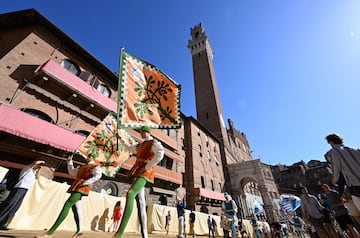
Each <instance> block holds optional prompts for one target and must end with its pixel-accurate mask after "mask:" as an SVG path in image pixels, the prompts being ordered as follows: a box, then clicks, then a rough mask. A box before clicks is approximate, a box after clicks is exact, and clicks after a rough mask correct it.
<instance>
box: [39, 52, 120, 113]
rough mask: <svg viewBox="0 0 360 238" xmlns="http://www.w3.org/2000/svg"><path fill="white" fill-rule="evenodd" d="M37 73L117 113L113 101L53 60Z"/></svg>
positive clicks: (115, 104)
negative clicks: (55, 80)
mask: <svg viewBox="0 0 360 238" xmlns="http://www.w3.org/2000/svg"><path fill="white" fill-rule="evenodd" d="M38 71H41V72H44V73H45V74H47V75H50V76H51V77H53V78H55V79H57V80H59V82H62V83H65V84H66V85H67V86H68V87H70V88H72V89H73V90H74V92H77V93H79V94H81V95H85V96H86V97H88V98H89V99H90V100H91V101H94V102H96V103H99V104H100V105H101V106H103V107H105V108H107V109H108V110H110V111H113V112H115V113H116V112H117V103H116V102H115V101H113V100H112V99H110V98H108V97H106V96H105V95H103V94H102V93H101V92H99V91H98V90H96V89H95V88H93V87H92V86H91V85H89V84H88V83H86V82H84V81H82V80H81V79H80V78H78V77H77V76H76V75H74V74H73V73H71V72H70V71H68V70H66V69H64V68H63V67H61V66H60V65H59V64H58V63H57V62H56V61H54V60H53V59H49V60H48V61H47V62H45V63H44V64H43V65H42V66H41V67H40V69H39V70H38Z"/></svg>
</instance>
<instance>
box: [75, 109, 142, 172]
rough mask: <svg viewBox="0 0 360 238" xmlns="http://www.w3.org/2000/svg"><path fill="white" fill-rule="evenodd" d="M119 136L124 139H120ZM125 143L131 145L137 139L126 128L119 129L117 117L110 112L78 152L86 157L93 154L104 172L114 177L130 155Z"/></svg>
mask: <svg viewBox="0 0 360 238" xmlns="http://www.w3.org/2000/svg"><path fill="white" fill-rule="evenodd" d="M118 136H119V137H121V138H122V139H121V140H118ZM124 143H126V144H127V145H128V146H129V145H133V144H135V143H136V141H135V140H134V139H133V137H132V136H131V135H130V134H129V133H128V132H127V131H126V130H124V129H118V126H117V120H116V117H115V116H114V115H113V114H112V113H109V114H108V115H107V116H106V117H105V118H104V119H103V121H102V122H101V123H100V124H99V125H97V126H96V127H95V129H94V130H93V131H92V132H91V133H90V135H89V136H88V137H87V138H86V139H85V140H84V141H83V142H82V143H81V145H80V146H79V148H78V149H77V150H76V152H77V153H78V154H80V155H81V156H83V157H84V158H86V157H87V155H89V154H92V155H93V156H94V158H95V161H96V162H97V163H98V164H100V166H101V168H102V171H103V174H105V175H106V176H109V177H114V176H115V174H116V172H117V171H118V170H119V169H120V168H121V166H122V165H123V163H124V162H125V161H126V160H127V159H128V158H129V157H130V153H129V151H128V150H127V149H126V147H125V146H124Z"/></svg>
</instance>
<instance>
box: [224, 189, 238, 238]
mask: <svg viewBox="0 0 360 238" xmlns="http://www.w3.org/2000/svg"><path fill="white" fill-rule="evenodd" d="M224 197H225V201H224V205H223V211H224V215H225V217H226V218H227V219H230V220H231V222H230V229H231V233H232V237H233V238H236V222H237V216H236V213H237V210H238V207H237V205H236V203H235V201H234V200H233V199H232V198H231V196H230V194H229V193H227V192H225V193H224Z"/></svg>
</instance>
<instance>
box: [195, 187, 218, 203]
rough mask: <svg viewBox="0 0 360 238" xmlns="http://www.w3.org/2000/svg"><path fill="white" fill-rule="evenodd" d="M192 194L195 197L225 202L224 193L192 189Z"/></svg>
mask: <svg viewBox="0 0 360 238" xmlns="http://www.w3.org/2000/svg"><path fill="white" fill-rule="evenodd" d="M194 193H195V195H196V196H201V197H205V198H210V199H215V200H220V201H225V197H224V193H220V192H215V191H212V190H209V189H205V188H194Z"/></svg>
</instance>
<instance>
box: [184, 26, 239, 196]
mask: <svg viewBox="0 0 360 238" xmlns="http://www.w3.org/2000/svg"><path fill="white" fill-rule="evenodd" d="M188 48H189V50H190V52H191V55H192V64H193V74H194V86H195V100H196V113H197V120H198V121H199V122H200V123H201V124H202V125H203V126H205V127H206V128H207V129H208V130H209V131H211V132H212V133H213V134H214V135H215V136H216V137H217V138H218V139H219V140H220V141H221V145H220V153H221V160H222V164H223V171H224V178H225V184H224V187H223V190H224V191H228V192H231V186H230V177H229V172H228V167H227V165H228V164H231V163H235V162H236V156H234V155H233V153H232V150H231V148H230V143H229V138H228V135H227V130H226V126H225V122H224V119H223V112H222V108H221V103H220V97H219V92H218V87H217V83H216V77H215V71H214V66H213V61H212V60H213V51H212V48H211V46H210V42H209V40H208V37H207V35H206V33H205V30H204V28H203V27H202V25H201V23H200V24H198V25H196V26H194V27H193V28H191V40H189V41H188Z"/></svg>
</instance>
